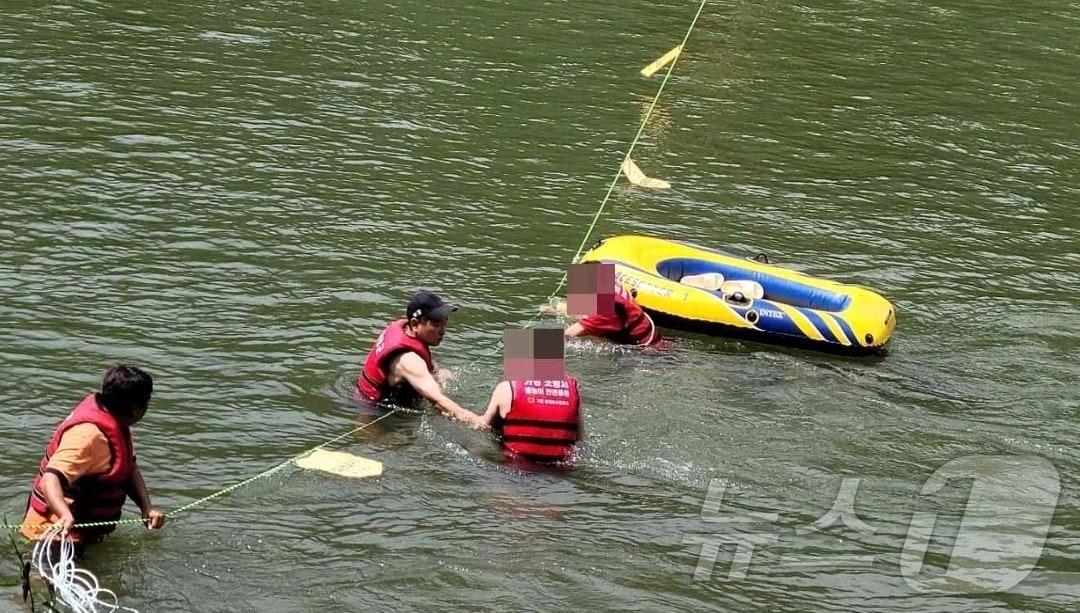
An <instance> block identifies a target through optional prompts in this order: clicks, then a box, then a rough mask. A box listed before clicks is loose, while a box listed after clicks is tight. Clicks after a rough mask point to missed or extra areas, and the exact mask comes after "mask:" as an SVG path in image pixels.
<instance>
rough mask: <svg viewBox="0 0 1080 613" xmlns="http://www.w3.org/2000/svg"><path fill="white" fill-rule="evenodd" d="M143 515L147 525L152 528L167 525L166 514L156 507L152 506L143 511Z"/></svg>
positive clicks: (156, 528)
mask: <svg viewBox="0 0 1080 613" xmlns="http://www.w3.org/2000/svg"><path fill="white" fill-rule="evenodd" d="M142 517H143V521H144V522H145V523H146V527H147V528H149V529H151V530H158V529H160V528H161V527H162V526H164V525H165V514H164V513H162V512H161V511H158V510H157V509H155V508H154V507H150V508H149V509H147V510H146V511H145V512H143V516H142Z"/></svg>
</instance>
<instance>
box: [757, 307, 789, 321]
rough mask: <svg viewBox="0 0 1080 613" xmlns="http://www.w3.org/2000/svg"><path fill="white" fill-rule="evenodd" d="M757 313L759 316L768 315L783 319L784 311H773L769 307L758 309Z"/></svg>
mask: <svg viewBox="0 0 1080 613" xmlns="http://www.w3.org/2000/svg"><path fill="white" fill-rule="evenodd" d="M758 315H759V316H761V317H770V318H772V319H783V318H784V313H783V312H781V311H773V310H770V309H758Z"/></svg>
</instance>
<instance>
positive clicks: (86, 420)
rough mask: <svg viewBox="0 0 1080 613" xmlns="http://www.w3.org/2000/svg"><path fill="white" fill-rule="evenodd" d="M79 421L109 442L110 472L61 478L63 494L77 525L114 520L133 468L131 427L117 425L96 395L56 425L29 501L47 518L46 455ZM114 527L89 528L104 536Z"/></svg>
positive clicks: (39, 467) (58, 444) (125, 494)
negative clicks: (72, 480) (43, 484)
mask: <svg viewBox="0 0 1080 613" xmlns="http://www.w3.org/2000/svg"><path fill="white" fill-rule="evenodd" d="M79 424H94V425H95V426H97V429H98V430H101V433H102V434H104V435H105V438H106V440H108V441H109V451H110V452H111V454H112V459H111V460H110V462H109V471H108V472H106V473H104V474H101V475H87V476H84V477H82V478H80V479H78V480H77V481H75V483H67V482H66V479H64V478H61V479H60V483H61V485H62V486H63V490H64V497H65V498H70V499H72V500H73V501H74V502H73V503H72V504H71V505H70V508H71V514H72V515H73V516H74V517H75V523H76V524H82V523H91V522H99V521H116V520H117V519H120V510H121V509H122V508H123V506H124V500H125V499H126V498H127V486H128V483H129V481H130V479H131V471H132V470H133V469H134V468H135V446H134V444H133V443H132V440H131V429H130V428H128V427H127V426H122V425H120V423H119V422H117V421H116V418H115V417H113V415H112V414H111V413H109V412H108V411H106V410H105V409H103V408H102V407H101V406H100V405H99V404H98V402H97V397H96V395H95V394H90V395H88V396H87V397H86V398H83V399H82V402H80V403H79V404H78V405H76V406H75V409H74V410H72V411H71V414H70V415H68V416H67V418H65V419H64V421H62V422H60V425H58V426H57V427H56V432H55V433H54V434H53V437H52V440H50V441H49V444H48V445H47V446H46V447H45V455H44V457H42V459H41V463H40V464H39V465H38V472H37V476H36V477H34V489H33V490H32V491H31V492H30V502H29V504H30V506H32V507H33V508H34V510H35V511H37V512H38V513H40V514H41V515H42V516H45V517H48V516H49V514H50V513H51V512H52V511H51V509H50V508H49V503H48V502H47V501H46V500H45V492H44V491H43V490H42V489H41V478H42V477H43V476H44V475H45V471H46V468H47V467H48V465H49V458H51V457H52V455H53V454H54V453H56V448H57V447H59V446H60V439H61V438H63V436H64V433H65V432H67V431H68V430H69V429H70V428H72V427H73V426H77V425H79ZM115 528H116V526H102V527H95V528H93V529H92V530H93V532H95V533H97V534H99V535H101V536H104V535H105V534H108V533H109V532H112V531H113V530H114V529H115Z"/></svg>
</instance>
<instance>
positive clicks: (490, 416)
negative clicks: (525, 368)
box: [481, 381, 513, 426]
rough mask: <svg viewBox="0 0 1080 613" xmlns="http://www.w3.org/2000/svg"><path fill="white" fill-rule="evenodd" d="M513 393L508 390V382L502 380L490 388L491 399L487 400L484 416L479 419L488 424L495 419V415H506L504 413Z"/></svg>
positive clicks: (507, 409)
mask: <svg viewBox="0 0 1080 613" xmlns="http://www.w3.org/2000/svg"><path fill="white" fill-rule="evenodd" d="M512 396H513V394H512V393H511V390H510V382H509V381H503V382H502V383H500V384H498V385H496V386H495V389H493V390H491V400H490V401H488V406H487V409H486V410H485V411H484V416H483V417H481V419H482V420H483V421H484V423H485V424H487V425H488V426H490V425H491V422H492V421H493V420H494V419H495V416H496V415H500V414H501V415H502V416H503V417H505V416H506V413H507V412H508V411H509V410H510V402H511V400H512Z"/></svg>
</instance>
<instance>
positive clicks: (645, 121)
mask: <svg viewBox="0 0 1080 613" xmlns="http://www.w3.org/2000/svg"><path fill="white" fill-rule="evenodd" d="M707 1H708V0H701V4H700V5H699V6H698V10H697V13H694V18H693V19H692V20H691V21H690V27H689V28H687V29H686V34H685V35H684V36H683V39H682V43H681V45H680V48H681V49H683V50H685V49H686V41H687V40H689V39H690V33H691V32H693V31H694V26H695V25H697V20H698V17H700V16H701V11H702V9H704V8H705V3H706V2H707ZM681 55H682V53H681V52H680V53H679V54H678V55H676V56H675V58H674V59H672V60H671V64H669V65H668V69H667V72H666V73H664V80H663V81H661V82H660V87H659V89H657V90H656V95H655V96H653V100H652V104H650V105H649V110H648V111H646V113H645V118H644V119H643V120H642V121H641V126H639V127H638V131H637V134H635V135H634V140H633V141H632V142H631V143H630V148H629V149H627V150H626V155H624V156H623V159H622V161H621V162H619V166H618V168H617V169H616V170H615V176H614V177H612V178H611V185H609V186H608V190H607V193H606V194H604V199H603V200H601V201H600V208H599V209H597V210H596V215H593V220H592V224H590V225H589V229H588V230H586V231H585V236H584V238H582V239H581V245H579V246H578V248H577V251H576V252H575V253H574V258H573V259H572V260H571V262H577V259H578V258H579V257H581V252H582V251H583V250H584V249H585V245H586V243H588V242H589V236H591V235H592V232H593V230H594V229H596V222H598V221H599V220H600V215H601V214H602V213H603V212H604V207H605V206H607V202H608V200H609V199H610V198H611V193H612V192H614V191H615V186H616V185H617V184H618V183H619V177H620V176H622V168H623V164H625V163H626V161H627V160H629V159H630V155H631V154H632V153H633V152H634V147H636V146H637V143H638V140H639V139H641V133H642V132H644V131H645V125H646V124H648V123H649V118H650V117H652V112H653V109H654V108H656V102H657V101H658V100H660V94H662V93H664V88H665V87H667V83H668V79H670V78H671V73H672V71H674V70H675V63H676V62H678V61H679V56H681ZM565 283H566V273H565V272H564V273H563V275H562V277H561V278H560V279H559V284H558V285H557V286H556V287H555V291H553V292H551V294H549V295H548V297H547V299H548V301H550V300H551V299H552V298H554V297H555V294H557V293H559V290H560V289H562V287H563V285H564V284H565ZM534 318H535V316H534ZM531 322H532V320H530V323H531Z"/></svg>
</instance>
